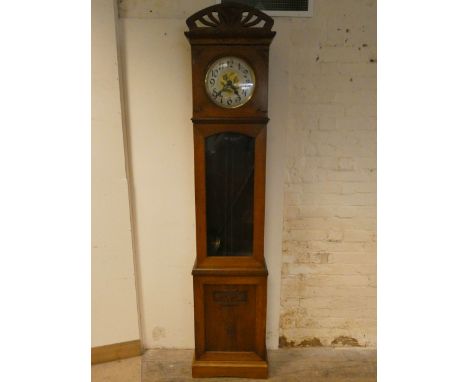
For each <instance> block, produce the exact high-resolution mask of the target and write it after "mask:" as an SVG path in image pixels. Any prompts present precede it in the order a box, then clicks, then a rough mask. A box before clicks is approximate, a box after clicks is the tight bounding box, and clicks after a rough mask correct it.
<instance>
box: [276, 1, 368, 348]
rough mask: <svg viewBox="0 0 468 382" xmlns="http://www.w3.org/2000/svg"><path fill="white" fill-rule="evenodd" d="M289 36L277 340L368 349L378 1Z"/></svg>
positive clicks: (325, 12)
mask: <svg viewBox="0 0 468 382" xmlns="http://www.w3.org/2000/svg"><path fill="white" fill-rule="evenodd" d="M289 32H290V33H289V36H290V45H289V63H290V65H289V69H290V70H289V105H288V109H289V117H288V126H287V145H286V174H285V194H284V203H285V204H284V226H283V264H282V279H281V315H280V346H314V345H324V346H328V345H355V346H356V345H359V346H375V345H376V66H377V65H376V58H377V57H376V1H374V0H333V1H330V0H315V1H314V16H313V17H312V18H301V19H291V20H290V31H289Z"/></svg>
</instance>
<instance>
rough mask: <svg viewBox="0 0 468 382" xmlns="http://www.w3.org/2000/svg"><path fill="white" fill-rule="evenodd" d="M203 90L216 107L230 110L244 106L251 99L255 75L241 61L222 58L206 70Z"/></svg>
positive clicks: (232, 58) (239, 59) (236, 58)
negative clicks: (204, 89)
mask: <svg viewBox="0 0 468 382" xmlns="http://www.w3.org/2000/svg"><path fill="white" fill-rule="evenodd" d="M205 88H206V92H207V93H208V96H209V97H210V99H211V100H212V101H213V102H214V103H215V104H216V105H218V106H221V107H224V108H228V109H232V108H235V107H239V106H242V105H244V104H245V103H246V102H248V100H249V99H250V98H251V97H252V94H253V92H254V89H255V74H254V71H253V70H252V68H251V67H250V66H249V64H247V62H245V61H244V60H243V59H241V58H238V57H222V58H219V59H217V60H216V61H215V62H213V63H212V64H211V65H210V67H209V68H208V71H207V72H206V76H205Z"/></svg>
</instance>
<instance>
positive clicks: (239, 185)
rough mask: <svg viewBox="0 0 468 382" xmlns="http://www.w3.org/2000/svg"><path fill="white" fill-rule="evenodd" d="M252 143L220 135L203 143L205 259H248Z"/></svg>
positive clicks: (246, 138)
mask: <svg viewBox="0 0 468 382" xmlns="http://www.w3.org/2000/svg"><path fill="white" fill-rule="evenodd" d="M254 153H255V139H254V138H252V137H249V136H247V135H243V134H239V133H220V134H215V135H211V136H209V137H207V138H206V139H205V166H206V167H205V168H206V173H205V177H206V226H207V252H208V256H251V255H252V244H253V191H254V187H253V185H254V183H253V182H254V159H255V157H254Z"/></svg>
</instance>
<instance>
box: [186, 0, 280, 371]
mask: <svg viewBox="0 0 468 382" xmlns="http://www.w3.org/2000/svg"><path fill="white" fill-rule="evenodd" d="M200 20H202V21H201V22H200ZM207 20H208V22H207V23H205V22H204V21H207ZM216 20H217V22H215V21H216ZM206 24H210V25H206ZM259 24H262V25H260V26H259ZM187 25H188V26H189V29H190V30H189V31H188V32H185V35H186V36H187V38H188V40H189V42H190V44H191V53H192V85H193V86H192V89H193V118H192V122H193V136H194V163H195V210H196V239H197V254H196V260H195V264H194V267H193V270H192V275H193V290H194V315H195V316H194V318H195V355H194V359H193V363H192V376H193V377H246V378H267V377H268V363H267V351H266V345H265V332H266V301H267V277H268V271H267V267H266V264H265V259H264V252H263V248H264V216H265V163H266V132H267V123H268V56H269V45H270V43H271V41H272V39H273V37H274V35H275V32H272V31H271V26H272V25H273V20H272V19H271V18H270V17H269V16H267V15H265V14H264V13H262V12H260V11H258V10H256V9H254V8H251V7H248V6H245V5H239V4H233V3H230V4H227V5H225V4H219V5H215V6H212V7H208V8H205V9H203V10H201V11H200V12H197V13H195V14H194V15H193V16H191V17H189V18H188V19H187ZM200 25H201V26H200ZM224 56H235V57H239V58H241V59H243V60H245V61H247V62H248V63H249V65H250V66H251V67H252V69H253V70H254V72H255V78H256V85H255V90H254V93H253V95H252V98H251V99H250V100H249V101H248V102H247V103H246V104H245V105H243V106H241V107H239V108H233V109H227V108H226V109H225V108H221V107H220V106H217V105H215V104H213V103H212V102H211V101H210V99H209V97H208V95H207V93H206V91H205V84H204V80H205V75H206V70H207V69H208V67H209V66H210V64H211V63H212V62H213V61H215V60H216V59H218V58H220V57H224ZM225 133H228V134H242V135H244V136H248V137H250V138H252V139H253V142H254V160H253V206H252V226H253V234H252V244H251V255H249V256H209V255H208V248H207V246H208V243H207V183H206V177H207V174H206V173H207V168H206V165H207V163H206V160H207V159H206V142H207V138H208V137H211V136H213V135H216V134H225Z"/></svg>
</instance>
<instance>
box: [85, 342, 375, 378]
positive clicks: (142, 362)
mask: <svg viewBox="0 0 468 382" xmlns="http://www.w3.org/2000/svg"><path fill="white" fill-rule="evenodd" d="M376 356H377V354H376V350H375V349H365V348H319V347H314V348H300V349H298V348H296V349H280V350H270V351H269V353H268V358H269V365H270V378H269V379H268V381H284V382H296V381H300V382H308V381H313V382H375V381H377V360H376ZM192 357H193V350H159V349H154V350H148V351H146V352H145V354H144V355H143V356H142V357H136V358H129V359H126V360H121V361H115V362H108V363H103V364H100V365H94V366H93V367H92V382H140V381H141V382H155V381H163V382H187V381H199V382H216V381H219V382H221V381H226V382H248V381H258V380H252V379H238V378H209V379H204V378H203V379H202V378H200V379H192V378H191V377H190V375H191V361H192Z"/></svg>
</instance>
